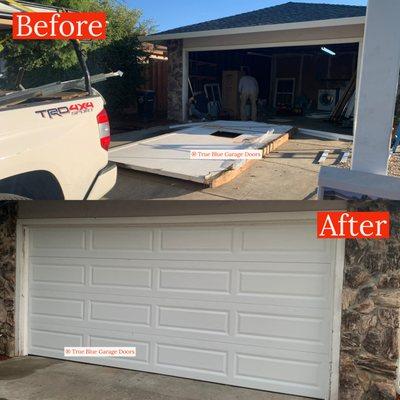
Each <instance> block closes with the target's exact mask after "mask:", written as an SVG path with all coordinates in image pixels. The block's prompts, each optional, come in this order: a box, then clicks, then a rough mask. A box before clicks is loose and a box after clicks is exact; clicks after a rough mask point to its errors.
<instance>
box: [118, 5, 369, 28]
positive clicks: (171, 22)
mask: <svg viewBox="0 0 400 400" xmlns="http://www.w3.org/2000/svg"><path fill="white" fill-rule="evenodd" d="M120 1H121V2H125V3H127V4H128V5H129V6H130V7H131V8H140V9H141V10H142V11H143V16H144V19H150V20H152V21H153V22H154V24H155V26H156V29H157V31H163V30H167V29H172V28H177V27H179V26H184V25H190V24H195V23H197V22H204V21H207V20H210V19H215V18H221V17H227V16H229V15H234V14H240V13H242V12H247V11H253V10H257V9H259V8H264V7H272V6H275V5H278V4H282V3H287V2H288V1H289V0H120ZM294 1H299V2H300V1H302V2H304V3H330V4H350V5H361V6H363V5H366V3H367V0H294Z"/></svg>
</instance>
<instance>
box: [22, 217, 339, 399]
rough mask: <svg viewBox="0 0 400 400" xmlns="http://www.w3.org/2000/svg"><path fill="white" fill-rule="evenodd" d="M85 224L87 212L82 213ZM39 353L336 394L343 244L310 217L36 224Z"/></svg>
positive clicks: (34, 340) (33, 331)
mask: <svg viewBox="0 0 400 400" xmlns="http://www.w3.org/2000/svg"><path fill="white" fill-rule="evenodd" d="M82 223H83V224H84V220H83V221H82ZM29 238H30V246H29V293H30V294H29V332H30V334H29V353H30V354H34V355H42V356H49V357H60V358H62V357H63V349H64V347H65V346H124V347H126V346H136V348H137V357H136V358H135V359H126V358H121V359H99V358H97V359H86V358H85V362H93V363H96V364H104V365H111V366H117V367H124V368H132V369H138V370H143V371H151V372H156V373H164V374H170V375H176V376H182V377H188V378H194V379H201V380H208V381H212V382H219V383H226V384H232V385H236V386H246V387H251V388H256V389H263V390H268V391H276V392H282V393H289V394H296V395H303V396H309V397H315V398H321V399H322V398H328V392H329V365H330V348H331V331H332V293H333V276H332V275H333V263H332V259H333V256H332V255H333V252H334V245H332V243H331V242H329V241H318V240H317V239H315V229H314V225H313V223H311V222H306V221H299V222H285V223H276V222H274V223H265V224H261V225H257V226H251V225H245V224H237V225H235V226H228V225H227V226H199V227H193V226H191V227H185V226H180V227H174V226H158V227H154V228H151V227H148V226H147V227H118V226H116V227H115V228H109V227H107V228H103V227H90V226H87V227H82V228H70V227H58V228H53V227H41V228H34V229H31V230H30V231H29Z"/></svg>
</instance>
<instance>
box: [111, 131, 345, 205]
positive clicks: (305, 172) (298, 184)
mask: <svg viewBox="0 0 400 400" xmlns="http://www.w3.org/2000/svg"><path fill="white" fill-rule="evenodd" d="M351 146H352V144H351V143H350V142H342V141H332V140H323V139H318V138H313V137H310V136H304V135H295V136H294V137H293V138H292V139H291V140H290V141H289V142H288V143H286V144H284V145H282V146H281V147H279V149H277V150H276V151H275V152H273V153H271V154H270V155H269V156H268V157H267V158H266V159H264V160H261V161H257V162H256V164H255V165H254V166H253V167H252V168H251V169H250V170H248V171H245V172H244V173H243V174H241V175H240V176H238V177H237V178H236V179H234V180H233V181H232V182H229V183H227V184H226V185H224V186H221V187H219V188H207V187H205V186H203V185H200V184H195V183H192V182H184V181H181V180H179V179H172V178H168V177H162V176H156V175H152V174H146V173H140V172H136V171H127V170H123V169H121V168H120V169H119V170H118V180H117V184H116V186H115V187H114V189H113V190H112V191H111V192H110V193H109V194H108V195H107V196H106V197H107V198H108V199H115V200H148V199H169V200H310V199H316V198H317V195H316V194H317V192H316V190H317V182H318V173H319V170H320V168H321V165H319V164H317V163H316V159H317V156H318V154H319V153H320V152H321V151H325V150H331V152H330V154H329V157H328V159H327V160H326V161H325V162H324V163H323V164H322V165H335V164H336V163H337V161H338V158H339V155H340V152H341V151H346V150H350V149H351Z"/></svg>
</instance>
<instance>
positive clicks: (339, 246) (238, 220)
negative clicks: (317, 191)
mask: <svg viewBox="0 0 400 400" xmlns="http://www.w3.org/2000/svg"><path fill="white" fill-rule="evenodd" d="M315 218H316V213H315V212H296V213H294V212H286V213H285V212H283V213H282V212H279V213H278V212H277V213H263V214H234V215H231V214H228V215H222V214H221V215H211V214H210V215H196V216H168V217H150V218H149V217H146V218H143V217H140V218H137V217H135V218H121V217H118V218H73V219H68V218H62V219H20V220H18V221H17V251H16V265H17V267H16V304H15V305H16V306H15V325H16V326H15V338H16V350H15V352H16V355H18V356H26V355H27V354H28V299H29V293H28V290H29V285H28V259H29V252H28V249H29V240H30V238H29V231H30V229H32V228H39V227H45V226H52V227H57V226H58V227H67V226H71V227H72V226H74V227H76V226H85V227H90V226H107V227H110V226H118V227H121V226H148V225H161V224H162V225H168V226H191V225H193V224H196V226H200V225H202V224H207V225H208V226H209V225H210V224H211V225H212V224H216V225H217V224H220V223H224V224H229V225H232V224H246V223H247V224H248V223H249V222H250V223H252V224H254V225H256V224H265V223H268V222H274V221H275V222H276V221H280V222H282V223H285V222H293V221H296V222H300V221H307V222H310V221H315ZM333 246H334V251H333V256H332V260H331V263H332V265H333V268H334V271H333V276H334V279H333V286H334V287H333V297H332V314H333V316H332V339H331V352H330V356H331V368H330V371H329V375H330V400H338V399H339V361H340V329H341V308H342V288H343V270H344V251H345V241H344V240H338V241H336V242H335V243H334V244H333Z"/></svg>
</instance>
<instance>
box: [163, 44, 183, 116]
mask: <svg viewBox="0 0 400 400" xmlns="http://www.w3.org/2000/svg"><path fill="white" fill-rule="evenodd" d="M166 46H167V47H168V119H170V120H173V121H182V112H183V110H182V90H183V87H182V83H183V82H182V76H183V41H182V40H170V41H168V42H167V43H166Z"/></svg>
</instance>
